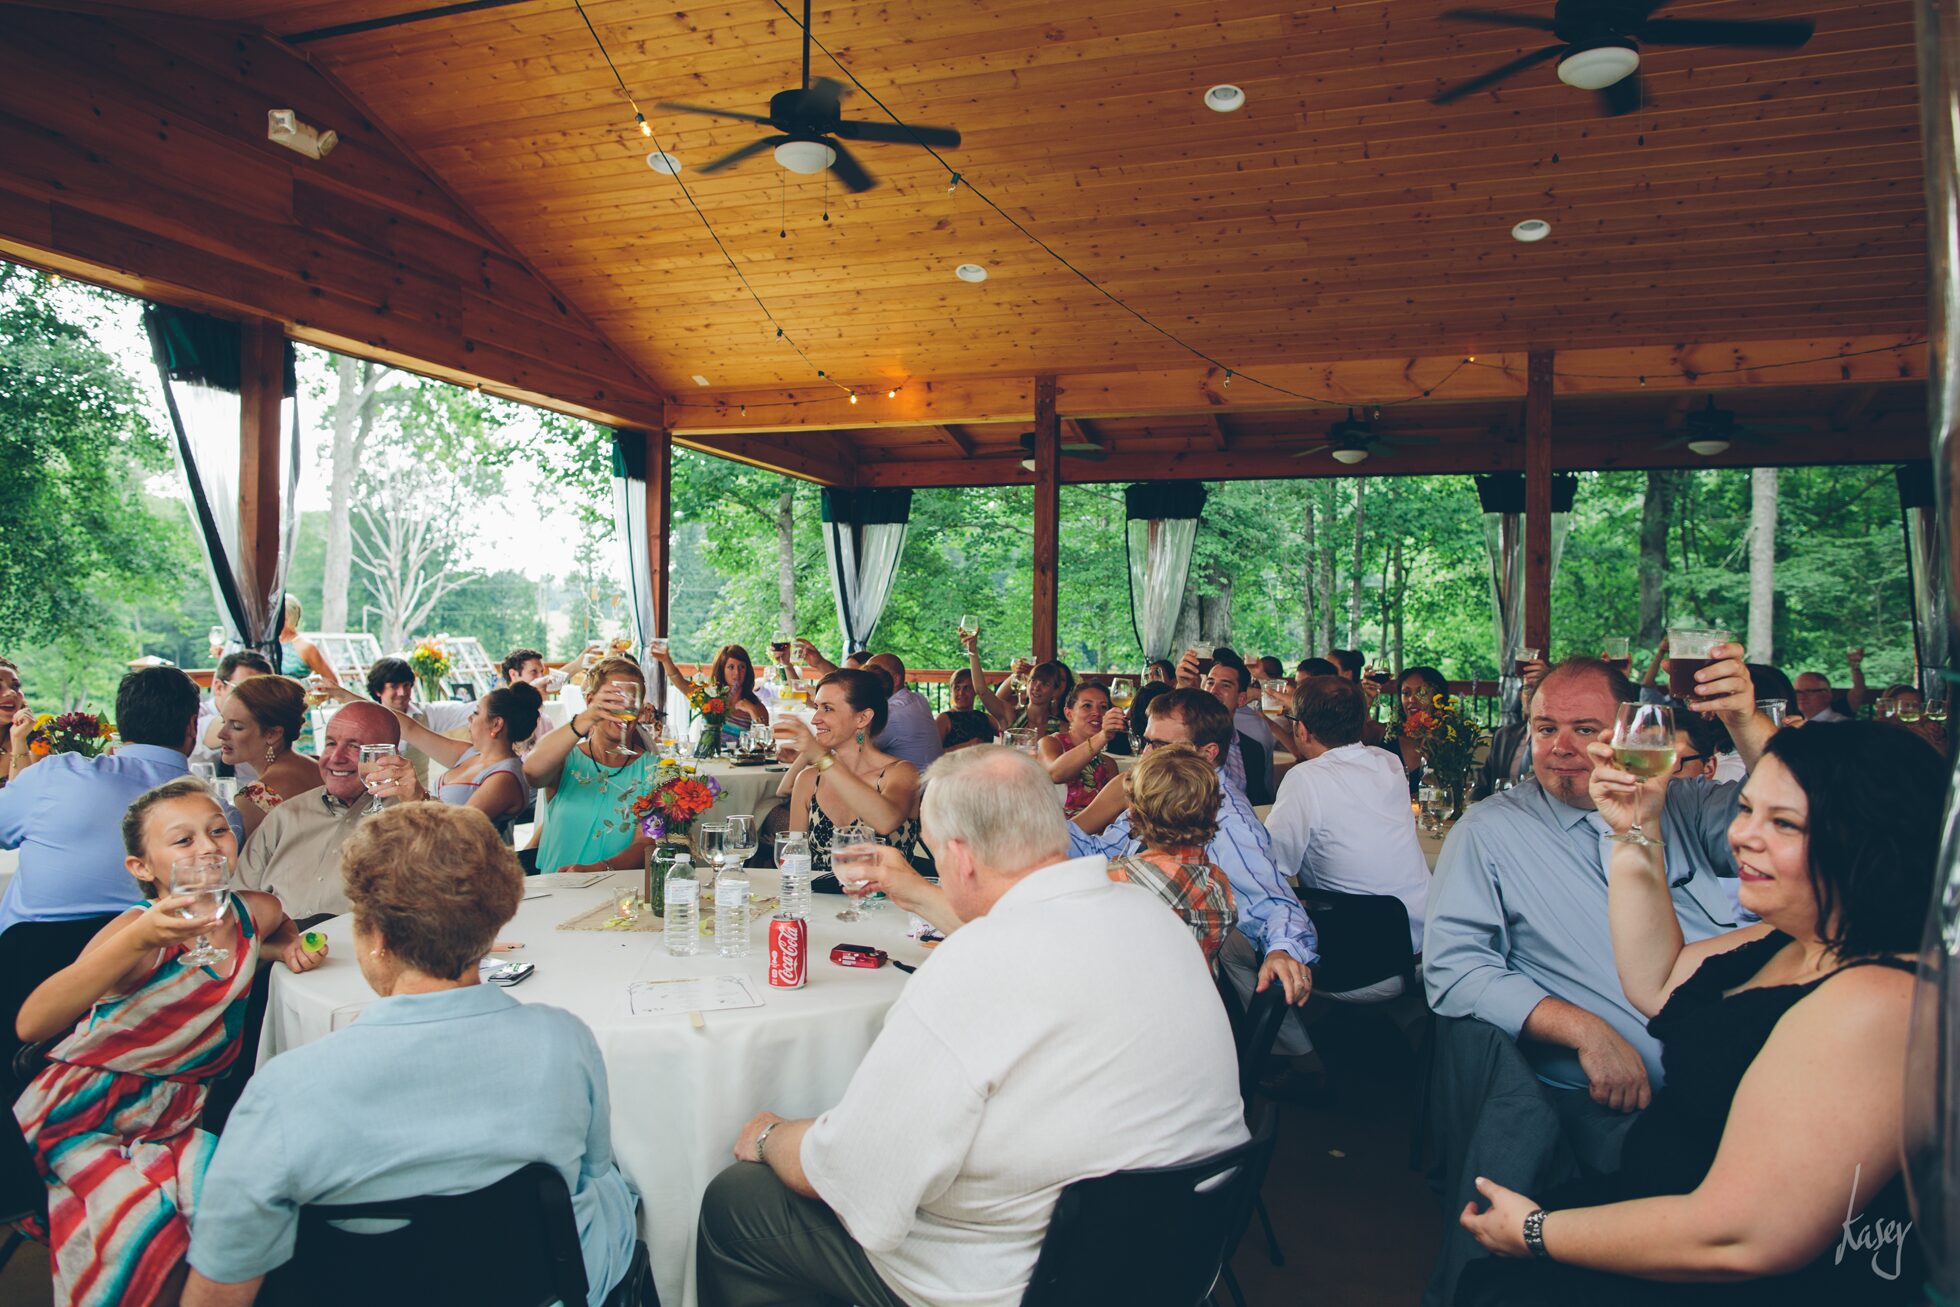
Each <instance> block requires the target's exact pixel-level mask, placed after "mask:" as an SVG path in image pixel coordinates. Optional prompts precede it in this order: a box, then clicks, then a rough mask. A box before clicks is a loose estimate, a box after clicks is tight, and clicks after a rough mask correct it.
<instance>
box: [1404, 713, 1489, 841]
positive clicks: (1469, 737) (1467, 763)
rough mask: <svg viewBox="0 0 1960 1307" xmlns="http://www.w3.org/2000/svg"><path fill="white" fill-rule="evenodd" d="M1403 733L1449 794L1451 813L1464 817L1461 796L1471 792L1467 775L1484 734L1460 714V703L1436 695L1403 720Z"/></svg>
mask: <svg viewBox="0 0 1960 1307" xmlns="http://www.w3.org/2000/svg"><path fill="white" fill-rule="evenodd" d="M1402 732H1403V734H1404V735H1406V736H1407V737H1408V738H1409V739H1412V740H1414V741H1415V742H1416V747H1417V748H1419V749H1421V750H1422V755H1423V757H1424V758H1426V759H1428V761H1429V769H1430V771H1432V772H1433V773H1435V776H1436V779H1437V780H1438V781H1439V782H1440V783H1441V784H1442V785H1443V786H1444V788H1446V789H1447V790H1449V792H1450V812H1451V814H1452V815H1453V816H1461V815H1462V813H1463V800H1464V796H1465V795H1467V794H1468V793H1469V792H1470V774H1471V772H1472V771H1474V770H1475V769H1476V765H1477V746H1478V744H1480V743H1482V741H1483V731H1482V730H1480V729H1479V728H1478V726H1477V723H1475V722H1473V721H1471V720H1470V719H1469V718H1468V717H1466V716H1465V715H1464V713H1463V706H1462V703H1461V701H1460V700H1458V699H1456V698H1455V697H1454V696H1451V695H1447V694H1439V695H1436V696H1435V697H1434V698H1432V699H1431V700H1430V701H1429V704H1428V706H1426V707H1423V708H1418V709H1416V711H1414V712H1412V713H1410V714H1409V715H1408V716H1407V717H1405V718H1403V719H1402Z"/></svg>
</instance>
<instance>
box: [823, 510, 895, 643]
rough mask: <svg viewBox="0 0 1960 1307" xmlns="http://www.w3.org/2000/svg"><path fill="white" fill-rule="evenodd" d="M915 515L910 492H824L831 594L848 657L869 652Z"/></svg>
mask: <svg viewBox="0 0 1960 1307" xmlns="http://www.w3.org/2000/svg"><path fill="white" fill-rule="evenodd" d="M911 512H912V492H911V491H910V490H837V489H825V491H824V492H823V528H824V530H823V548H824V558H825V560H826V561H827V562H828V563H829V564H830V591H831V596H832V597H833V598H834V599H835V600H836V601H837V627H838V629H839V630H840V631H842V632H843V633H844V652H845V653H853V652H855V651H857V650H859V649H864V648H867V647H869V645H870V643H871V636H872V633H873V632H874V631H876V630H877V629H878V619H879V618H880V617H883V616H884V614H885V602H886V600H888V599H890V598H891V593H892V583H893V582H894V581H896V580H897V579H898V560H899V558H900V556H901V555H902V554H904V552H905V524H906V521H907V519H908V518H909V517H910V516H911Z"/></svg>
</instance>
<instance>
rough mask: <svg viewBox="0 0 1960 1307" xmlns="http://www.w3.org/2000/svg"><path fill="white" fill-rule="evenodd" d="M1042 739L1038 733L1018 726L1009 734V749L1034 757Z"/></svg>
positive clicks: (1007, 739)
mask: <svg viewBox="0 0 1960 1307" xmlns="http://www.w3.org/2000/svg"><path fill="white" fill-rule="evenodd" d="M1040 738H1041V735H1040V733H1039V732H1038V731H1034V730H1031V729H1029V728H1028V727H1025V726H1017V727H1015V728H1014V729H1013V730H1011V731H1009V732H1008V733H1007V736H1006V741H1007V747H1008V748H1010V749H1013V750H1016V751H1017V752H1020V753H1025V754H1030V755H1032V754H1033V753H1034V751H1035V745H1036V743H1037V742H1038V741H1039V740H1040Z"/></svg>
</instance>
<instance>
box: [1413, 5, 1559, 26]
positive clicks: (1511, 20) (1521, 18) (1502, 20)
mask: <svg viewBox="0 0 1960 1307" xmlns="http://www.w3.org/2000/svg"><path fill="white" fill-rule="evenodd" d="M1441 16H1442V17H1444V18H1454V19H1457V20H1458V21H1459V22H1465V23H1490V24H1492V25H1494V26H1497V27H1529V28H1531V29H1532V30H1533V31H1537V32H1550V31H1555V30H1557V28H1558V24H1557V23H1554V22H1553V21H1552V20H1551V19H1549V18H1539V17H1537V16H1536V15H1535V14H1507V13H1505V12H1504V11H1502V10H1500V9H1448V10H1445V11H1444V12H1443V14H1442V15H1441Z"/></svg>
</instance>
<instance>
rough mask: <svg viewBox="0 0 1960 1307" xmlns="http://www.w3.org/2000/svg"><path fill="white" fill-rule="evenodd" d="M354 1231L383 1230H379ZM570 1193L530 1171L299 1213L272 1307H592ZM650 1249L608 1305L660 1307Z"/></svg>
mask: <svg viewBox="0 0 1960 1307" xmlns="http://www.w3.org/2000/svg"><path fill="white" fill-rule="evenodd" d="M346 1222H360V1223H368V1222H384V1223H387V1225H388V1226H389V1228H387V1229H384V1230H380V1231H377V1232H372V1233H359V1232H356V1231H355V1230H350V1229H348V1228H347V1227H346V1225H345V1224H344V1223H346ZM587 1288H588V1287H587V1284H586V1279H585V1259H584V1256H583V1254H582V1253H581V1252H580V1250H579V1242H578V1223H577V1221H576V1219H575V1218H574V1217H573V1215H572V1196H571V1193H570V1191H569V1190H567V1189H566V1187H565V1180H564V1177H563V1176H561V1175H559V1174H558V1168H556V1167H554V1166H550V1165H547V1164H546V1163H543V1162H530V1163H527V1164H526V1165H524V1166H521V1167H519V1168H518V1169H517V1170H515V1171H512V1172H511V1173H510V1174H509V1175H507V1176H505V1177H504V1178H503V1179H501V1180H499V1181H497V1182H496V1183H495V1184H491V1185H486V1186H485V1187H484V1188H482V1189H478V1190H476V1191H474V1192H472V1193H466V1194H453V1195H443V1196H437V1197H423V1198H403V1199H398V1200H395V1201H392V1202H375V1203H350V1204H344V1205H338V1206H324V1205H323V1206H313V1207H302V1208H300V1210H299V1234H298V1238H297V1241H296V1243H295V1245H294V1248H293V1257H292V1260H291V1261H289V1262H287V1263H286V1264H285V1265H284V1266H282V1267H280V1268H279V1269H278V1270H276V1271H274V1272H273V1273H272V1274H271V1275H270V1276H269V1277H267V1280H266V1285H265V1290H264V1292H263V1294H262V1295H261V1298H260V1301H262V1302H266V1303H271V1304H275V1305H276V1307H329V1305H330V1304H344V1303H353V1302H358V1303H362V1304H366V1305H367V1307H393V1305H395V1304H400V1307H410V1305H411V1304H426V1303H436V1302H457V1303H464V1302H466V1303H470V1304H472V1307H548V1305H549V1304H551V1303H560V1302H562V1303H565V1304H568V1307H570V1305H573V1304H578V1303H582V1302H584V1301H586V1295H587ZM659 1302H660V1298H659V1295H658V1294H657V1293H656V1292H655V1291H654V1287H653V1276H652V1274H651V1272H650V1270H649V1269H648V1264H647V1251H646V1245H645V1244H644V1243H639V1242H637V1241H636V1243H635V1247H634V1251H633V1263H632V1267H631V1268H630V1269H629V1270H628V1272H627V1275H626V1277H625V1279H623V1280H622V1281H621V1282H620V1283H619V1285H618V1286H617V1287H615V1288H614V1290H613V1291H612V1293H610V1294H608V1295H607V1297H606V1303H607V1307H659Z"/></svg>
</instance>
